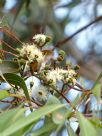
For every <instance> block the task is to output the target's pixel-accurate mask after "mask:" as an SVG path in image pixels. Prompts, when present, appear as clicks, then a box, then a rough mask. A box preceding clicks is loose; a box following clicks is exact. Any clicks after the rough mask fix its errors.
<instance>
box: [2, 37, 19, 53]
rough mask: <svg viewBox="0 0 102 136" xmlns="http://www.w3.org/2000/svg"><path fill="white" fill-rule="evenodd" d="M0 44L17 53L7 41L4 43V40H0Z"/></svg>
mask: <svg viewBox="0 0 102 136" xmlns="http://www.w3.org/2000/svg"><path fill="white" fill-rule="evenodd" d="M0 42H1V43H3V44H5V45H6V46H7V47H8V48H10V49H12V50H13V51H15V52H17V50H16V49H14V48H13V47H11V46H10V45H9V44H8V43H6V42H5V41H3V40H1V39H0Z"/></svg>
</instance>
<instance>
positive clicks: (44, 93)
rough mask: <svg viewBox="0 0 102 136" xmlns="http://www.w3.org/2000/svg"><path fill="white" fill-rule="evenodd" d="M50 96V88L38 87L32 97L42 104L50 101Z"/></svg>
mask: <svg viewBox="0 0 102 136" xmlns="http://www.w3.org/2000/svg"><path fill="white" fill-rule="evenodd" d="M48 96H49V92H48V88H47V87H45V86H43V85H40V86H37V87H35V88H34V89H33V95H32V97H33V98H34V99H35V100H37V101H39V102H41V103H45V102H46V101H47V99H48Z"/></svg>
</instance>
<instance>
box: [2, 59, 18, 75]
mask: <svg viewBox="0 0 102 136" xmlns="http://www.w3.org/2000/svg"><path fill="white" fill-rule="evenodd" d="M0 71H1V73H2V74H4V73H15V72H18V71H19V65H18V63H17V62H15V61H6V60H2V61H0Z"/></svg>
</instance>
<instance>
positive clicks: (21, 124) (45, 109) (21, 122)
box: [1, 104, 64, 136]
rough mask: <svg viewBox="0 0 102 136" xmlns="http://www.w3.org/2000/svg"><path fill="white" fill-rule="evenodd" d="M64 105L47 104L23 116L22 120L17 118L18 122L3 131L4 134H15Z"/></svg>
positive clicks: (4, 135)
mask: <svg viewBox="0 0 102 136" xmlns="http://www.w3.org/2000/svg"><path fill="white" fill-rule="evenodd" d="M63 106H64V105H62V104H53V105H47V106H44V107H42V108H40V109H38V110H36V111H34V112H32V113H31V114H30V115H29V116H27V117H25V118H22V119H20V120H17V121H16V122H14V123H12V124H11V125H10V126H9V127H8V128H7V129H5V131H3V132H2V133H1V135H2V136H8V135H11V134H14V133H15V132H17V131H18V130H20V129H22V128H24V127H25V126H28V125H30V124H32V123H33V122H34V121H36V120H37V119H39V118H41V117H43V116H44V115H47V114H48V113H51V112H53V111H55V110H57V109H59V108H62V107H63Z"/></svg>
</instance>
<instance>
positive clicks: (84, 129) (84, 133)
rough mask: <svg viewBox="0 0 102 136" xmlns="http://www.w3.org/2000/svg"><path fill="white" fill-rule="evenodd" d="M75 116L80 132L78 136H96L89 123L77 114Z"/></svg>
mask: <svg viewBox="0 0 102 136" xmlns="http://www.w3.org/2000/svg"><path fill="white" fill-rule="evenodd" d="M76 115H77V118H78V121H79V125H80V130H81V133H80V136H97V132H96V130H95V128H94V126H93V125H92V124H91V122H90V121H89V120H88V119H86V118H85V117H84V116H83V115H82V114H81V113H79V112H77V114H76Z"/></svg>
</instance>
